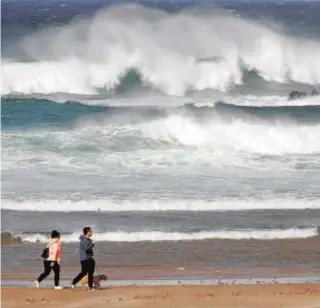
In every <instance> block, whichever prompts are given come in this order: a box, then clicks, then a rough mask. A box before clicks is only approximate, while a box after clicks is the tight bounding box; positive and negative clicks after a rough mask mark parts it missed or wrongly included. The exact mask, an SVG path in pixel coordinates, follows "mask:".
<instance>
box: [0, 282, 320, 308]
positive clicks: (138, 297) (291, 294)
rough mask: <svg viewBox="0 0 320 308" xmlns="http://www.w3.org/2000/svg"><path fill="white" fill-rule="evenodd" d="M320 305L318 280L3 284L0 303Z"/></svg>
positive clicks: (71, 306) (186, 307) (179, 307)
mask: <svg viewBox="0 0 320 308" xmlns="http://www.w3.org/2000/svg"><path fill="white" fill-rule="evenodd" d="M45 306H47V307H50V308H54V307H63V308H77V307H79V308H80V307H81V308H82V307H90V308H91V307H92V308H93V307H94V308H100V307H141V308H146V307H152V308H157V307H166V308H167V307H174V308H190V307H208V308H209V307H210V308H212V307H223V308H228V307H238V308H240V307H243V308H273V307H275V308H277V307H282V308H283V307H288V308H289V307H290V308H295V307H303V308H320V285H319V284H297V285H295V284H284V285H280V284H274V285H218V286H183V285H180V286H163V287H161V286H156V287H150V286H143V287H141V286H139V287H138V286H137V287H134V286H130V287H114V288H108V289H103V290H100V291H87V290H83V289H80V288H79V289H76V290H74V291H72V290H70V289H69V290H68V289H67V290H62V291H55V290H53V289H40V290H37V289H32V288H3V289H2V307H4V308H14V307H17V308H18V307H19V308H23V307H28V308H30V307H32V308H33V307H34V308H36V307H42V308H43V307H45Z"/></svg>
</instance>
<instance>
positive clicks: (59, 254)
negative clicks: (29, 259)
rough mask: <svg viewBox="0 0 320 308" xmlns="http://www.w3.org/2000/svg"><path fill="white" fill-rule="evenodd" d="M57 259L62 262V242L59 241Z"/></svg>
mask: <svg viewBox="0 0 320 308" xmlns="http://www.w3.org/2000/svg"><path fill="white" fill-rule="evenodd" d="M55 260H56V261H57V262H58V263H60V261H61V242H60V241H59V242H58V243H57V251H56V255H55Z"/></svg>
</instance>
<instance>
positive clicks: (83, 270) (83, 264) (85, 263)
mask: <svg viewBox="0 0 320 308" xmlns="http://www.w3.org/2000/svg"><path fill="white" fill-rule="evenodd" d="M88 261H89V260H85V261H81V272H80V273H79V274H78V276H77V277H76V278H74V279H73V280H72V285H74V286H75V285H76V284H77V283H78V282H79V281H80V280H81V279H82V278H83V277H84V276H85V275H87V274H88V271H89V270H88Z"/></svg>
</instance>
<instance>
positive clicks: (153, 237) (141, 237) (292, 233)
mask: <svg viewBox="0 0 320 308" xmlns="http://www.w3.org/2000/svg"><path fill="white" fill-rule="evenodd" d="M317 235H318V232H317V228H304V229H299V228H291V229H285V230H281V229H272V230H253V229H248V230H219V231H203V232H195V233H180V232H168V233H167V232H156V231H143V232H123V231H118V232H105V233H95V234H94V239H95V240H96V241H109V242H146V241H151V242H159V241H197V240H209V239H230V240H249V239H256V240H274V239H294V238H308V237H314V236H317ZM19 236H20V237H21V238H22V239H23V240H24V241H28V242H43V243H45V242H47V241H48V237H47V236H45V235H43V234H19ZM62 241H63V242H67V243H68V242H78V241H79V234H78V233H74V234H64V235H63V236H62Z"/></svg>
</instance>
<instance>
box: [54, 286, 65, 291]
mask: <svg viewBox="0 0 320 308" xmlns="http://www.w3.org/2000/svg"><path fill="white" fill-rule="evenodd" d="M54 289H55V290H62V289H63V287H61V286H56V287H54Z"/></svg>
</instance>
